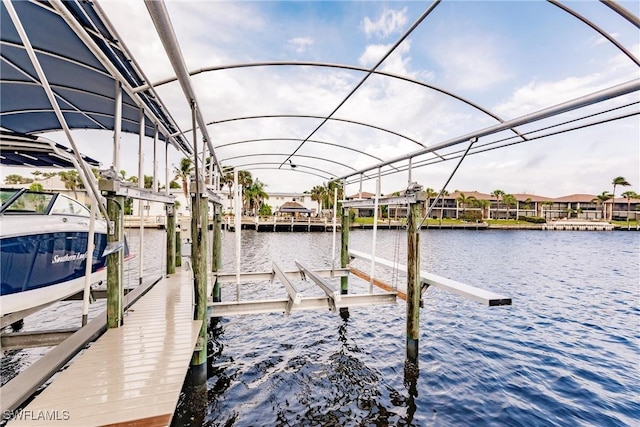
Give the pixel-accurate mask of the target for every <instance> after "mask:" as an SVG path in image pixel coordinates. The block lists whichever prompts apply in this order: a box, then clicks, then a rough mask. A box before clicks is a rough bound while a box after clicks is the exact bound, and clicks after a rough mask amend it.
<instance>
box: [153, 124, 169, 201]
mask: <svg viewBox="0 0 640 427" xmlns="http://www.w3.org/2000/svg"><path fill="white" fill-rule="evenodd" d="M165 186H166V187H167V188H169V183H168V182H166V183H165ZM158 187H159V186H158V125H157V124H156V125H155V131H154V133H153V187H152V188H153V191H154V192H155V193H157V192H158Z"/></svg>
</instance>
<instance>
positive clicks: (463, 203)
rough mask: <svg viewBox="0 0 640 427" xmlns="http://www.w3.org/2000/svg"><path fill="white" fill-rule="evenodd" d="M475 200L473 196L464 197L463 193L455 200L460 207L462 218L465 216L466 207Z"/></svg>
mask: <svg viewBox="0 0 640 427" xmlns="http://www.w3.org/2000/svg"><path fill="white" fill-rule="evenodd" d="M474 200H476V198H475V197H473V196H469V197H467V196H465V194H464V193H460V196H458V198H457V199H456V201H457V202H458V203H459V204H460V205H461V206H462V216H463V217H464V216H465V213H466V209H467V205H468V204H470V203H472V202H473V201H474Z"/></svg>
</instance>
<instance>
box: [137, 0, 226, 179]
mask: <svg viewBox="0 0 640 427" xmlns="http://www.w3.org/2000/svg"><path fill="white" fill-rule="evenodd" d="M144 3H145V5H146V6H147V11H148V12H149V16H150V17H151V20H152V21H153V24H154V25H155V27H156V30H157V31H158V36H159V37H160V40H161V41H162V44H163V46H164V50H165V52H166V53H167V56H168V58H169V61H170V62H171V65H172V66H173V70H174V71H175V73H176V76H177V77H178V81H179V82H180V86H181V87H182V91H183V92H184V95H185V97H186V99H187V102H188V103H189V105H190V106H194V107H195V110H196V121H197V122H198V127H199V128H200V132H202V136H203V139H204V142H205V143H206V144H207V146H208V147H209V153H210V154H211V157H212V158H213V160H214V161H215V162H216V165H217V166H218V170H219V171H222V167H221V166H220V163H219V162H218V159H217V158H216V154H215V151H214V149H213V143H212V142H211V138H210V137H209V132H207V124H206V122H205V121H204V118H203V117H202V113H201V112H200V107H199V106H200V104H199V103H198V99H197V97H196V92H195V90H194V89H193V87H192V85H191V77H190V76H189V72H188V70H187V66H186V64H185V62H184V58H183V56H182V52H181V50H180V44H179V43H178V38H177V37H176V34H175V32H174V31H173V26H172V24H171V20H170V19H169V13H168V12H167V9H166V7H165V4H164V2H162V1H151V0H145V2H144ZM193 131H194V134H195V126H193ZM194 151H195V155H196V156H197V155H198V150H197V149H196V147H195V146H194Z"/></svg>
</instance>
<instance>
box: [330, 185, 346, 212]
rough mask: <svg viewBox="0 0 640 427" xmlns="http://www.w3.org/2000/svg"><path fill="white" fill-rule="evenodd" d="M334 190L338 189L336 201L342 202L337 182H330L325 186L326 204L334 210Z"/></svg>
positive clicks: (340, 189) (340, 186)
mask: <svg viewBox="0 0 640 427" xmlns="http://www.w3.org/2000/svg"><path fill="white" fill-rule="evenodd" d="M336 188H337V189H338V200H342V198H343V197H342V196H343V192H342V185H340V183H339V182H337V181H331V182H330V183H329V184H328V185H327V204H328V206H329V207H330V208H331V209H333V208H335V206H333V191H334V189H336Z"/></svg>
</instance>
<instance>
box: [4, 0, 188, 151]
mask: <svg viewBox="0 0 640 427" xmlns="http://www.w3.org/2000/svg"><path fill="white" fill-rule="evenodd" d="M11 6H12V7H13V9H14V10H15V13H16V15H17V19H18V21H19V23H20V24H19V26H18V27H17V26H16V25H15V23H14V20H13V19H12V18H13V17H12V15H11V13H10V12H9V8H8V7H7V6H6V5H5V3H4V2H3V3H2V6H1V8H0V11H1V18H2V25H1V26H0V28H1V33H2V61H1V62H0V66H1V68H0V74H2V79H1V80H0V93H2V106H1V112H2V128H3V129H4V130H10V131H12V132H17V133H21V134H35V133H42V132H46V131H54V130H60V129H61V125H60V122H59V120H58V118H57V117H56V112H55V110H54V108H53V107H52V105H51V103H50V101H49V99H48V97H47V95H46V92H45V88H44V87H43V85H42V84H41V82H39V81H38V80H37V78H36V77H34V76H37V73H36V70H35V69H34V66H33V64H32V60H31V58H30V54H31V51H33V54H34V55H35V56H36V57H37V59H38V60H39V62H40V64H41V66H42V68H43V72H44V74H45V75H46V78H47V80H48V81H49V83H50V84H51V87H52V90H53V92H54V94H55V96H56V98H57V100H58V103H59V105H60V108H61V110H62V112H63V114H64V118H65V120H66V122H67V124H68V126H69V128H70V129H103V130H114V124H115V116H116V111H117V108H116V105H117V103H118V101H119V99H120V94H119V93H118V92H120V91H119V90H117V89H116V88H117V86H116V81H120V84H121V85H122V89H123V90H122V92H123V93H122V98H121V99H122V120H120V122H121V129H122V131H123V132H130V133H136V134H137V133H139V132H140V107H141V106H142V107H143V109H144V117H145V128H144V133H145V135H146V136H148V137H151V138H153V137H154V135H155V133H156V128H155V125H156V124H157V125H158V126H159V129H160V131H161V132H160V134H159V139H161V140H166V139H167V137H168V136H171V137H170V138H169V140H170V141H171V142H172V143H173V144H174V145H175V146H176V148H178V149H181V150H184V151H186V152H191V149H190V146H189V145H188V144H187V141H186V140H185V139H184V137H183V136H182V135H179V133H178V127H177V125H176V124H175V123H174V121H173V119H172V118H171V116H170V114H169V112H168V110H167V109H166V108H165V106H164V105H163V104H162V103H161V101H159V97H156V94H155V93H154V91H146V92H142V93H136V92H135V91H134V89H135V88H137V87H138V86H141V85H143V84H146V83H147V79H146V78H145V75H144V73H143V72H142V70H140V69H139V68H138V65H137V63H136V61H135V60H134V59H133V58H132V57H131V56H130V55H129V52H128V51H127V49H126V48H125V47H124V45H123V44H122V43H120V41H119V40H117V38H116V37H115V36H114V34H113V31H111V29H110V25H109V24H108V22H105V20H104V19H103V18H102V17H101V16H100V14H99V11H98V10H97V9H96V7H94V6H95V5H94V4H93V3H92V2H85V1H65V2H30V1H18V2H12V3H11ZM19 27H22V28H19ZM22 30H23V31H24V33H23V34H24V36H26V38H27V40H28V43H25V40H24V39H23V37H21V33H22ZM54 35H55V36H54ZM114 76H115V77H114ZM116 77H117V80H116Z"/></svg>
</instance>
